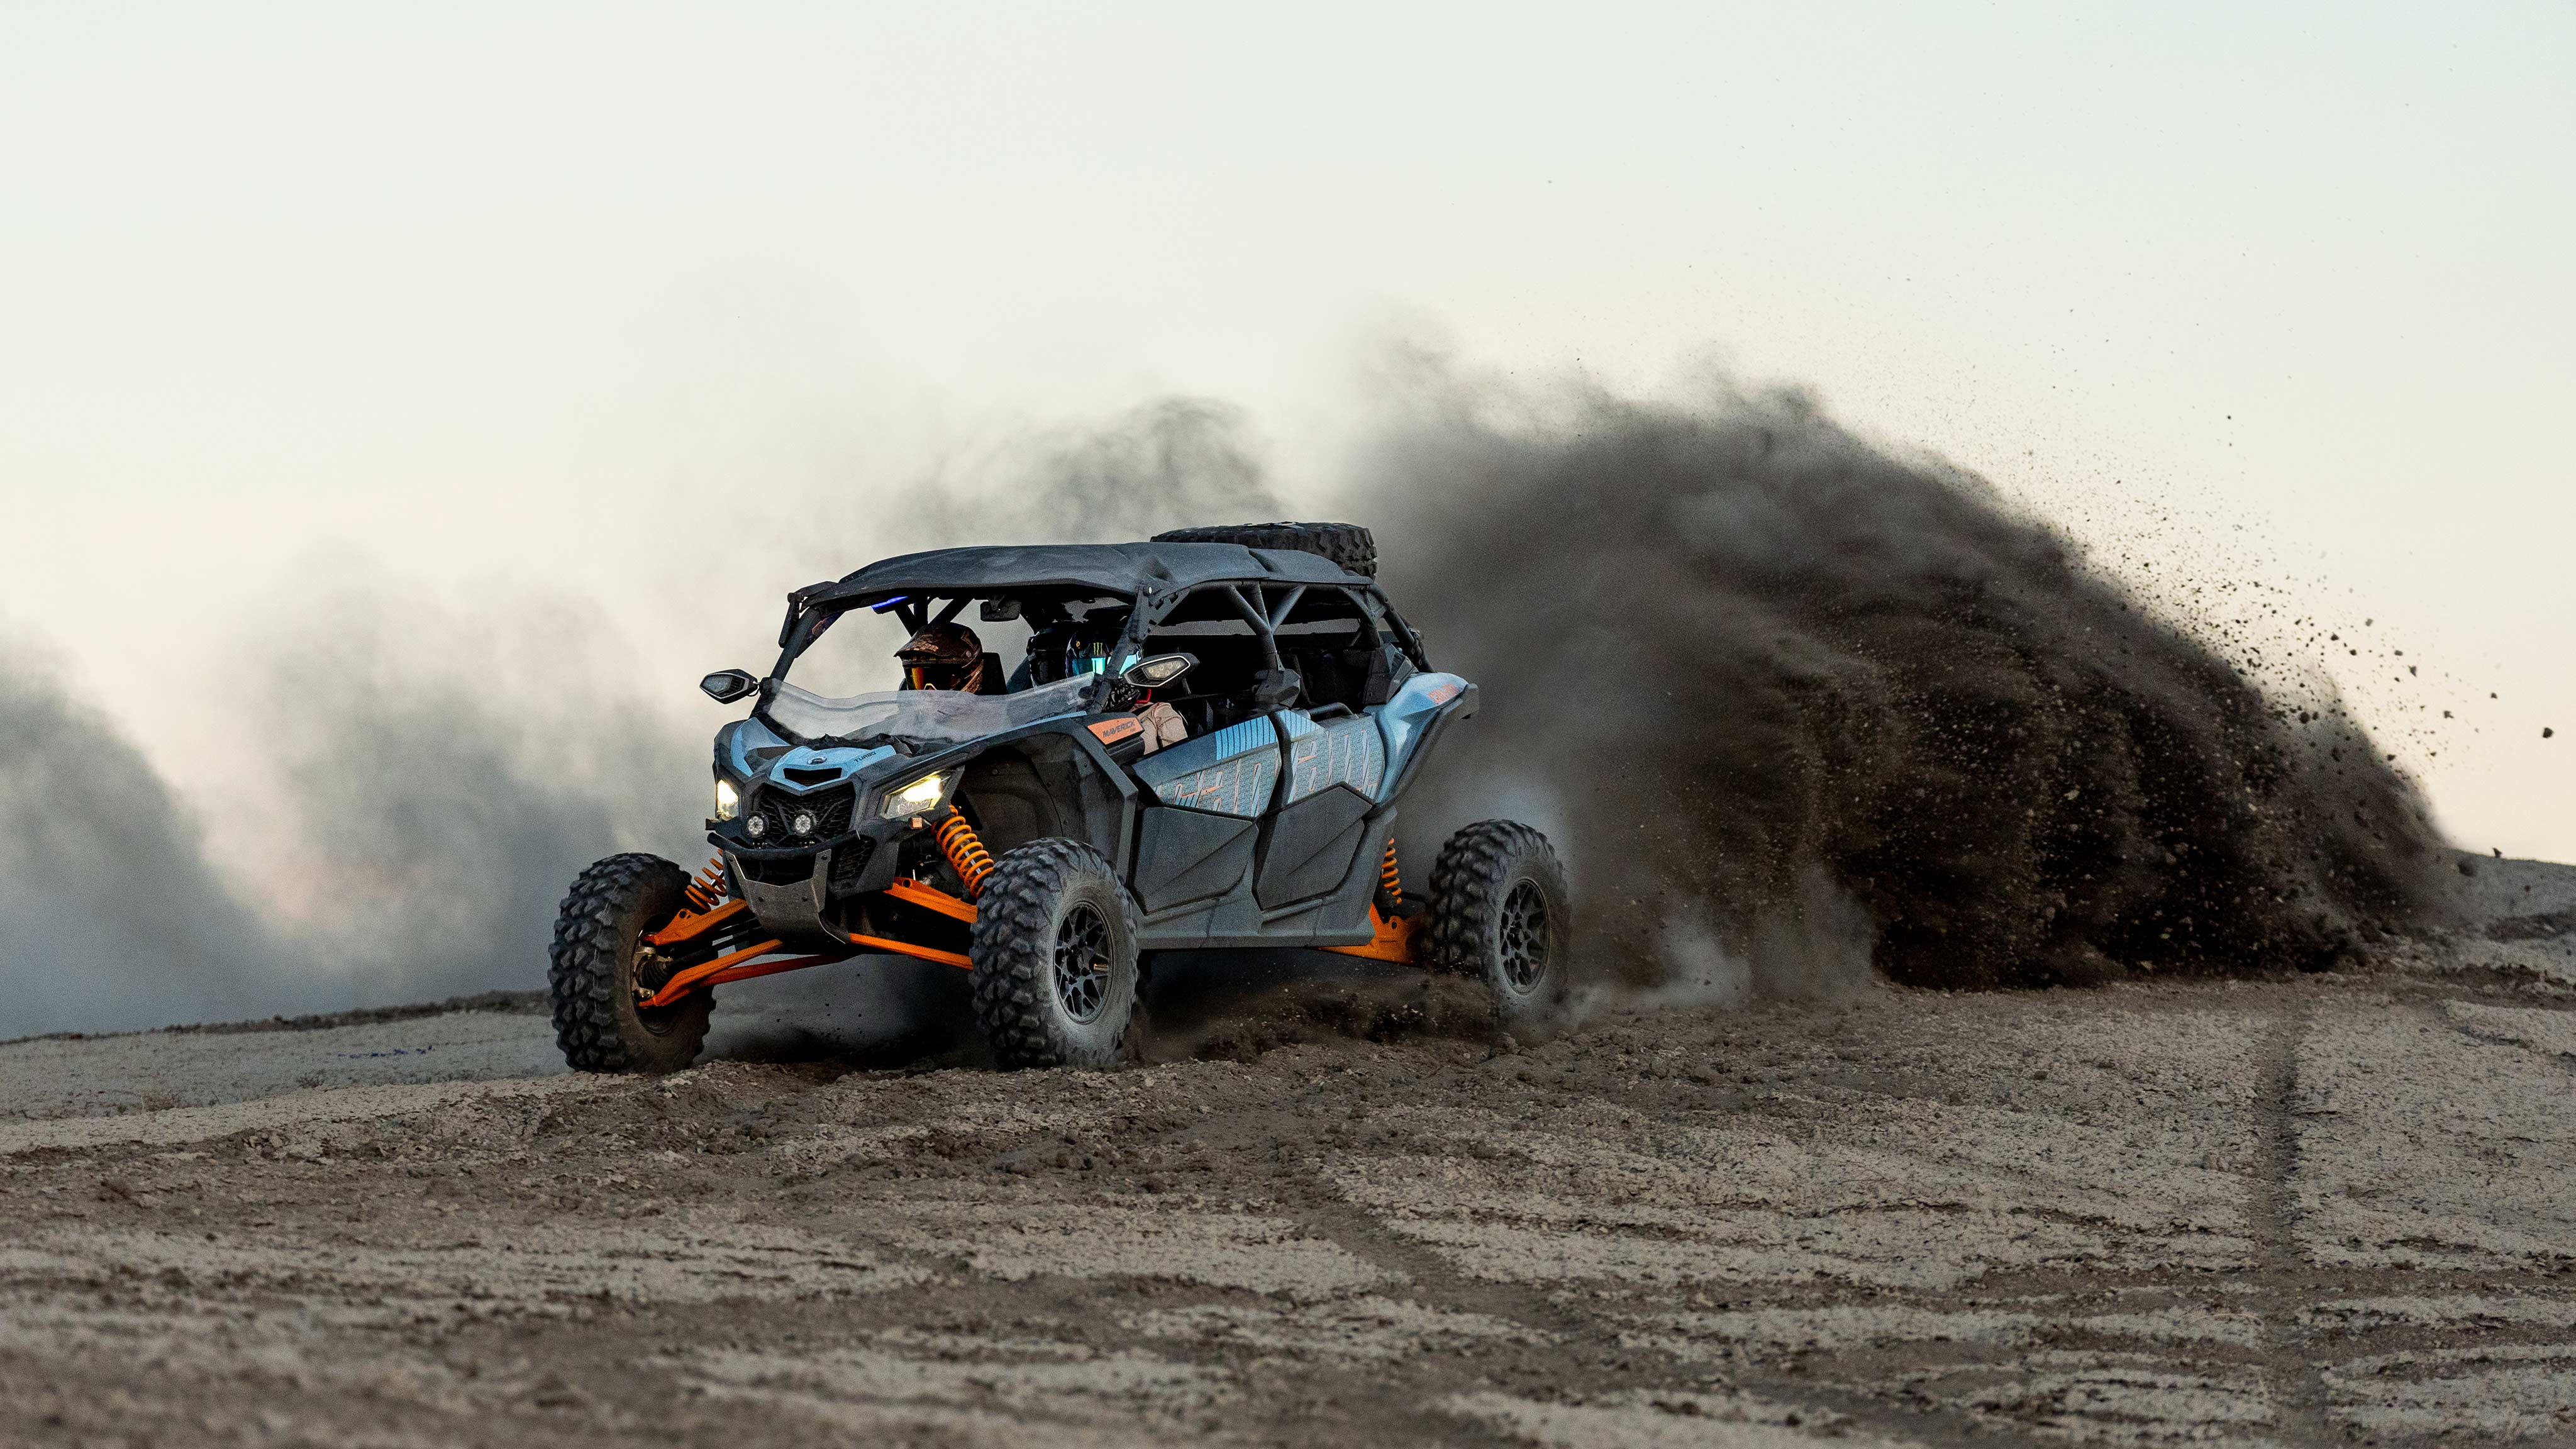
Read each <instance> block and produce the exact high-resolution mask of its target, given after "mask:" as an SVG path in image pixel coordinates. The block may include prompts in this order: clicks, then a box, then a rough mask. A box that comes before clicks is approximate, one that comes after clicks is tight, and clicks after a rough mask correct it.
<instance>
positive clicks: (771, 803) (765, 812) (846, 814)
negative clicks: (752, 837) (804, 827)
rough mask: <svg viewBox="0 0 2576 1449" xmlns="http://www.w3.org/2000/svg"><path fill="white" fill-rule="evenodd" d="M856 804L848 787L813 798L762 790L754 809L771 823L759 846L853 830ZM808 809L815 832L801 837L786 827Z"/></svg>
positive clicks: (854, 795)
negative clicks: (851, 825)
mask: <svg viewBox="0 0 2576 1449" xmlns="http://www.w3.org/2000/svg"><path fill="white" fill-rule="evenodd" d="M856 803H857V800H856V792H855V791H853V790H852V789H851V788H850V787H848V786H846V785H845V786H843V787H841V788H840V789H838V790H825V791H822V792H821V793H819V794H814V795H787V794H781V793H779V792H777V791H774V790H763V791H761V792H760V795H759V797H758V798H757V799H756V800H755V801H754V802H753V804H752V809H754V810H756V811H758V812H759V813H760V818H761V819H763V820H766V821H768V822H769V828H768V829H767V830H764V831H762V832H761V836H760V843H761V844H763V845H769V846H776V845H783V844H785V843H787V842H788V841H791V840H829V839H831V838H832V837H833V836H835V835H838V834H840V833H841V832H843V831H845V830H847V829H849V828H850V813H851V811H852V809H853V808H854V807H855V805H856ZM805 810H811V811H813V812H814V829H813V832H812V833H811V834H807V835H801V836H800V835H797V834H795V833H794V832H793V831H791V830H789V829H788V828H787V822H788V821H790V820H793V819H795V818H796V816H797V814H798V812H800V811H805Z"/></svg>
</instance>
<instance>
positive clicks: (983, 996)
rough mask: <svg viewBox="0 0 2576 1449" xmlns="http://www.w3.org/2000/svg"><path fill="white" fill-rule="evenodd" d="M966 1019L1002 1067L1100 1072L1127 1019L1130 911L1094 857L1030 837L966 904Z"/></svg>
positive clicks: (1113, 878)
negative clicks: (971, 997)
mask: <svg viewBox="0 0 2576 1449" xmlns="http://www.w3.org/2000/svg"><path fill="white" fill-rule="evenodd" d="M968 951H969V955H970V958H971V959H972V960H973V961H974V963H975V969H974V976H973V980H974V986H975V1018H976V1020H977V1022H978V1023H980V1024H981V1025H982V1026H983V1028H984V1037H985V1039H986V1040H987V1041H989V1042H990V1043H991V1044H992V1048H993V1056H994V1058H995V1060H997V1061H998V1062H999V1063H1000V1064H1001V1065H1002V1066H1005V1067H1105V1066H1108V1065H1110V1064H1111V1063H1113V1062H1116V1061H1117V1060H1118V1058H1119V1054H1120V1053H1121V1052H1122V1051H1123V1050H1124V1049H1125V1046H1126V1040H1127V1024H1128V1022H1129V1021H1130V1020H1131V1019H1132V1018H1133V1017H1134V1016H1135V1014H1136V982H1137V974H1138V973H1137V955H1136V911H1135V907H1134V904H1133V903H1132V902H1131V901H1130V900H1129V898H1128V895H1127V888H1126V887H1125V886H1123V885H1120V884H1119V882H1118V875H1117V873H1116V872H1115V871H1114V870H1112V869H1111V868H1110V865H1109V862H1108V861H1107V860H1105V859H1103V858H1102V857H1101V855H1100V852H1098V851H1096V850H1093V849H1092V848H1091V847H1090V846H1087V845H1084V844H1082V843H1081V842H1079V841H1073V840H1037V841H1032V842H1030V843H1029V844H1027V845H1023V846H1021V847H1020V848H1019V849H1017V850H1014V851H1010V852H1008V853H1007V854H1005V855H1003V856H1002V858H1001V859H1000V860H999V861H997V862H995V863H994V866H993V873H992V875H991V876H990V877H988V878H987V879H986V880H985V882H984V892H983V894H982V895H980V896H978V897H977V898H976V900H975V936H974V942H973V944H972V945H971V946H970V947H969V948H968Z"/></svg>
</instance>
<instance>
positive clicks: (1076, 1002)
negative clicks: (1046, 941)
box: [1055, 902, 1109, 1023]
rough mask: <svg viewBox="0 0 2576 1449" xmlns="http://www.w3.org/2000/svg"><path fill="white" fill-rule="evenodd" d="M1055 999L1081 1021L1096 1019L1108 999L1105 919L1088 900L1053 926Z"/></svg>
mask: <svg viewBox="0 0 2576 1449" xmlns="http://www.w3.org/2000/svg"><path fill="white" fill-rule="evenodd" d="M1055 999H1056V1001H1057V1002H1058V1003H1059V1004H1060V1005H1062V1006H1063V1007H1064V1014H1065V1015H1067V1016H1069V1017H1072V1018H1073V1019H1074V1020H1076V1021H1079V1022H1085V1023H1088V1022H1093V1021H1097V1020H1099V1019H1100V1008H1101V1007H1102V1006H1103V1005H1104V1004H1106V1003H1107V1001H1108V999H1109V922H1108V921H1107V920H1106V919H1105V918H1103V917H1102V916H1101V914H1100V909H1099V907H1097V906H1094V905H1091V904H1090V903H1089V902H1080V903H1077V904H1076V905H1075V906H1074V908H1073V909H1072V910H1069V911H1067V912H1065V913H1064V920H1063V921H1062V922H1061V923H1059V924H1058V925H1057V926H1056V928H1055Z"/></svg>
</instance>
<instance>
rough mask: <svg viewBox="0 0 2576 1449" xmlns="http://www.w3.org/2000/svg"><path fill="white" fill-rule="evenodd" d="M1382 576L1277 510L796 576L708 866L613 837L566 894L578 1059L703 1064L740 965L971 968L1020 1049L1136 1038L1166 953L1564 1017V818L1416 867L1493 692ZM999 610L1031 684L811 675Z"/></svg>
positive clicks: (645, 1065) (581, 1062) (1018, 1061)
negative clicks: (828, 679)
mask: <svg viewBox="0 0 2576 1449" xmlns="http://www.w3.org/2000/svg"><path fill="white" fill-rule="evenodd" d="M1375 571H1376V559H1375V549H1374V546H1373V543H1372V541H1371V540H1370V538H1369V535H1368V533H1367V531H1366V530H1364V529H1359V528H1353V527H1350V526H1347V525H1332V524H1270V525H1257V526H1249V527H1244V528H1233V529H1192V530H1185V531H1183V532H1180V533H1174V534H1164V535H1161V536H1159V537H1157V538H1156V539H1154V540H1153V541H1151V542H1146V543H1123V544H1099V545H1051V546H1039V547H1025V548H1009V547H1005V548H952V549H939V550H934V551H932V552H928V553H916V554H907V555H905V556H902V557H899V558H891V559H887V560H885V561H884V562H882V563H876V564H871V565H869V566H868V567H866V568H863V569H860V570H859V571H858V572H856V573H854V574H851V575H849V576H848V577H847V578H844V579H841V580H840V581H839V582H837V583H823V584H815V585H813V586H811V587H808V588H803V589H799V590H797V591H796V592H795V593H793V594H791V595H789V596H788V602H787V618H786V622H785V623H784V625H782V626H781V628H780V631H779V636H778V637H779V646H780V653H779V655H778V661H777V663H776V664H774V665H772V666H771V668H770V670H769V672H768V674H767V675H766V676H764V677H759V678H755V677H753V676H752V675H751V674H750V673H748V672H747V671H743V670H725V671H721V672H719V673H716V674H711V675H709V676H707V678H706V679H705V681H704V682H703V684H702V686H701V687H702V688H704V689H705V691H706V692H707V693H708V694H709V695H711V696H713V697H714V698H715V699H717V700H718V701H720V702H724V703H732V702H734V701H737V700H743V699H750V700H752V701H753V703H752V708H751V713H750V717H749V718H747V719H743V720H738V721H736V722H734V723H732V724H728V725H726V726H725V727H724V728H723V729H721V730H719V731H718V732H717V734H716V738H715V814H714V816H713V817H712V818H711V819H709V820H708V821H707V838H708V839H709V840H710V841H711V842H712V843H713V844H714V846H715V848H716V854H715V856H714V858H713V859H712V860H711V861H709V862H708V864H707V866H706V869H705V870H704V871H703V872H702V873H701V874H700V875H698V876H697V877H695V878H692V877H691V876H690V875H689V874H688V872H686V871H684V870H683V869H681V868H680V867H679V866H677V865H675V864H673V863H671V862H670V861H667V860H663V859H661V858H660V857H658V856H652V855H640V854H627V855H614V856H610V857H609V858H608V859H606V860H602V861H600V862H599V863H598V864H596V865H593V866H591V867H590V868H589V869H588V870H586V871H584V872H582V874H581V876H580V878H579V879H578V880H576V881H575V882H574V883H573V887H572V891H571V894H569V895H568V896H566V897H565V898H564V903H563V910H562V914H561V916H560V918H559V919H558V921H557V923H556V927H555V937H554V944H553V948H552V952H551V958H552V962H551V970H550V971H549V974H548V979H549V984H550V985H551V988H552V996H553V1010H554V1024H555V1034H556V1038H557V1040H558V1041H559V1042H560V1043H561V1044H562V1047H563V1052H564V1056H565V1058H566V1060H568V1061H570V1062H571V1064H572V1065H573V1066H574V1067H576V1068H580V1069H582V1070H586V1071H636V1070H641V1071H670V1070H676V1069H678V1068H680V1067H684V1066H686V1065H688V1064H689V1062H691V1061H692V1060H693V1059H695V1057H696V1056H697V1054H698V1049H699V1046H700V1044H701V1042H702V1041H703V1040H704V1038H705V1035H706V1031H707V1022H708V1014H709V1011H710V1010H711V1008H712V1002H713V997H712V992H713V988H715V987H716V986H719V985H721V984H723V983H725V982H728V981H741V980H745V979H747V978H750V977H755V976H765V975H769V974H772V973H774V972H780V971H790V970H795V969H798V968H801V967H807V966H819V965H825V964H829V963H832V962H837V961H843V960H847V959H850V958H852V957H856V956H866V955H876V956H879V957H883V956H885V955H887V954H895V955H902V956H911V957H917V958H920V959H923V960H928V961H935V962H940V963H944V964H946V965H949V966H953V967H957V968H959V969H961V970H964V971H967V972H969V973H971V981H972V985H973V999H974V1009H975V1014H976V1017H977V1019H978V1022H979V1023H980V1025H981V1026H982V1028H983V1031H984V1034H985V1036H986V1038H987V1040H988V1041H989V1042H990V1043H991V1047H992V1052H993V1055H994V1057H995V1059H996V1060H997V1061H999V1062H1000V1063H1001V1064H1002V1065H1004V1066H1008V1067H1036V1066H1057V1065H1084V1066H1098V1065H1105V1064H1107V1063H1110V1062H1112V1061H1114V1060H1116V1059H1117V1058H1118V1056H1119V1055H1120V1052H1121V1049H1122V1044H1123V1038H1124V1036H1125V1033H1126V1030H1127V1026H1128V1022H1129V1019H1130V1017H1131V1016H1132V1015H1133V1013H1134V1011H1135V1007H1136V1000H1137V991H1138V987H1139V984H1140V981H1141V979H1142V976H1143V973H1144V972H1145V971H1147V970H1148V969H1150V966H1151V963H1152V961H1153V959H1154V957H1155V954H1156V953H1158V952H1167V951H1185V950H1186V951H1205V950H1217V949H1228V948H1271V949H1276V948H1280V947H1301V948H1313V949H1321V950H1326V951H1339V952H1344V953H1347V954H1350V955H1354V956H1361V957H1367V958H1371V959H1374V960H1379V961H1389V962H1400V963H1413V964H1418V965H1422V966H1426V967H1431V968H1435V969H1446V970H1451V971H1458V972H1464V973H1469V974H1474V975H1478V976H1481V977H1482V978H1483V979H1484V980H1485V981H1486V982H1487V983H1489V985H1490V986H1491V988H1492V990H1493V993H1494V997H1495V1000H1496V1002H1497V1005H1498V1009H1499V1011H1500V1012H1501V1014H1502V1017H1503V1019H1504V1021H1505V1023H1506V1024H1511V1023H1515V1022H1520V1021H1524V1020H1526V1019H1528V1018H1530V1017H1533V1016H1535V1015H1538V1014H1541V1013H1544V1012H1545V1011H1547V1010H1548V1009H1550V1008H1551V1007H1552V1006H1553V1005H1554V1003H1555V1002H1556V1001H1557V999H1558V998H1559V997H1560V996H1561V995H1562V993H1563V990H1564V984H1565V977H1566V971H1567V953H1568V939H1569V931H1570V928H1571V925H1572V913H1571V910H1570V902H1569V900H1568V896H1567V890H1566V883H1565V876H1564V871H1563V869H1562V867H1561V866H1560V865H1559V864H1558V862H1557V860H1556V857H1555V854H1554V853H1553V852H1552V851H1551V850H1550V849H1549V846H1548V843H1547V841H1546V839H1545V838H1544V837H1542V836H1541V835H1540V834H1539V832H1537V831H1536V830H1533V829H1531V828H1529V827H1528V826H1526V825H1520V824H1516V823H1513V822H1510V821H1502V820H1488V821H1484V822H1481V823H1478V824H1474V825H1470V826H1467V827H1466V828H1465V829H1463V830H1460V831H1458V832H1457V833H1456V834H1455V835H1453V836H1451V837H1450V839H1449V841H1448V843H1447V845H1446V846H1445V847H1444V848H1443V849H1442V850H1441V852H1440V855H1439V859H1438V863H1437V864H1436V865H1435V866H1434V867H1433V869H1432V873H1431V879H1430V889H1429V893H1428V894H1429V899H1428V901H1427V902H1425V901H1423V900H1421V899H1418V898H1416V897H1415V896H1413V895H1411V894H1408V893H1407V892H1406V890H1405V888H1404V882H1403V878H1402V875H1401V872H1400V870H1399V868H1398V865H1397V860H1396V850H1395V833H1394V832H1395V819H1396V808H1397V805H1398V803H1399V802H1400V801H1401V800H1402V799H1403V797H1404V794H1405V791H1406V789H1407V787H1408V786H1410V785H1411V784H1412V783H1413V782H1414V780H1415V779H1416V778H1417V777H1418V776H1419V775H1420V773H1421V770H1422V768H1423V762H1424V760H1425V759H1426V758H1427V757H1428V756H1429V755H1430V753H1431V750H1432V747H1433V746H1434V745H1435V744H1436V743H1437V742H1438V741H1439V739H1440V737H1441V735H1442V734H1443V733H1444V732H1445V731H1447V730H1448V729H1449V728H1450V727H1451V726H1452V725H1454V724H1455V723H1456V722H1457V721H1459V720H1460V719H1463V718H1465V717H1467V716H1468V715H1469V714H1471V713H1472V712H1473V710H1474V708H1475V702H1476V689H1475V686H1474V685H1472V684H1470V683H1468V682H1467V681H1466V680H1464V679H1461V678H1459V677H1458V676H1456V675H1454V674H1442V673H1438V672H1435V671H1434V670H1433V669H1432V668H1431V663H1430V660H1429V659H1428V658H1427V657H1426V656H1425V654H1424V652H1423V646H1422V640H1421V639H1420V637H1419V636H1417V635H1416V634H1415V633H1414V631H1413V630H1412V629H1411V628H1410V627H1409V626H1407V625H1406V624H1405V622H1404V620H1403V619H1402V618H1401V617H1400V616H1398V615H1397V613H1396V612H1395V610H1394V608H1393V607H1392V606H1391V605H1390V604H1389V603H1388V602H1387V599H1386V597H1385V595H1384V593H1383V592H1382V591H1381V590H1380V589H1379V587H1378V585H1377V583H1376V582H1375V579H1374V574H1375ZM970 605H972V606H975V607H976V608H977V611H978V612H977V618H978V620H979V621H980V622H983V623H985V624H986V625H987V626H988V627H989V626H993V625H1000V626H1001V627H1002V628H1004V629H1006V630H1017V629H1024V630H1025V631H1026V640H1025V646H1024V649H1023V651H1022V657H1021V658H1020V660H1019V661H1018V664H1017V666H1016V668H1014V669H1013V670H1012V671H1011V672H1010V674H1009V676H1008V685H1007V687H1006V688H1005V689H1004V690H1003V691H1002V692H999V693H990V694H970V693H961V692H954V691H949V690H939V689H897V690H890V691H884V692H862V693H858V694H856V695H855V696H834V695H831V694H827V693H821V692H817V691H816V690H814V689H811V688H807V687H803V686H800V685H799V684H798V683H796V682H794V680H793V679H791V675H801V674H805V673H807V672H809V671H805V670H800V668H799V666H800V663H801V662H803V661H806V660H807V659H808V658H809V657H811V656H810V654H809V651H812V650H813V649H814V646H815V645H816V642H817V641H818V640H821V639H822V638H823V637H824V636H825V634H826V631H829V630H832V629H833V628H834V626H835V625H836V624H841V623H842V622H843V621H845V620H848V619H853V618H855V619H857V620H859V621H860V622H859V625H858V627H857V628H855V629H847V628H845V630H844V632H845V634H851V635H857V634H864V633H866V632H867V630H868V629H870V628H872V627H875V628H883V627H887V626H889V625H890V624H891V622H892V621H884V622H883V623H881V624H878V625H870V624H868V623H867V622H866V621H867V620H868V619H869V618H870V617H871V616H885V615H892V616H894V620H898V621H900V623H901V624H902V626H903V627H904V628H905V629H906V630H908V631H917V630H920V629H922V628H924V627H925V626H927V625H931V624H938V623H948V622H950V621H954V620H956V619H957V618H958V616H959V615H960V614H961V613H962V612H963V611H964V610H965V609H966V608H967V607H968V606H970ZM870 657H871V658H873V659H877V660H882V659H883V657H884V655H883V653H882V652H878V653H875V654H873V655H871V656H870ZM992 662H993V663H994V664H995V665H996V666H997V667H996V668H994V669H993V671H992V676H991V677H993V678H995V679H1000V678H1001V677H1002V675H1001V671H1000V669H999V668H998V664H999V661H998V660H996V661H992ZM876 667H877V668H879V669H882V668H883V667H884V666H883V665H882V664H879V665H877V666H876ZM812 682H817V681H813V680H809V683H812ZM1156 705H1165V706H1169V707H1170V708H1169V709H1166V710H1155V709H1154V708H1153V707H1154V706H1156ZM1139 711H1146V712H1149V715H1150V717H1151V718H1152V719H1154V720H1155V721H1157V722H1158V723H1159V725H1161V726H1169V725H1170V724H1172V723H1173V722H1174V717H1175V716H1177V723H1178V724H1179V725H1180V726H1183V727H1185V730H1186V734H1185V737H1181V738H1179V739H1178V742H1177V743H1165V742H1164V740H1163V738H1162V737H1163V736H1164V735H1165V734H1167V733H1168V734H1170V735H1173V736H1180V735H1182V733H1183V732H1182V730H1181V729H1167V728H1162V727H1149V725H1148V723H1147V722H1146V720H1144V719H1140V717H1139Z"/></svg>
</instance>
